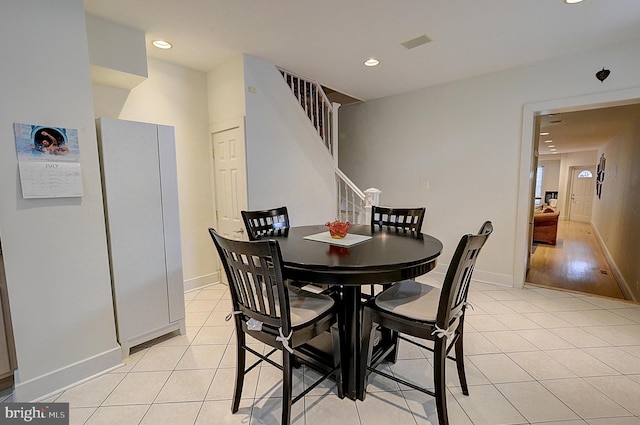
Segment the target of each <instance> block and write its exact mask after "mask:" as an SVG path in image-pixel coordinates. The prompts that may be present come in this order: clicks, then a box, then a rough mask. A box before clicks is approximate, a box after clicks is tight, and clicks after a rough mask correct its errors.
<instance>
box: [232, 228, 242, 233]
mask: <svg viewBox="0 0 640 425" xmlns="http://www.w3.org/2000/svg"><path fill="white" fill-rule="evenodd" d="M233 232H234V233H244V229H239V230H234V231H233Z"/></svg>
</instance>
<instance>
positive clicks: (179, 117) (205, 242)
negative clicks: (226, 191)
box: [93, 58, 217, 289]
mask: <svg viewBox="0 0 640 425" xmlns="http://www.w3.org/2000/svg"><path fill="white" fill-rule="evenodd" d="M148 72H149V78H148V79H146V80H145V81H143V82H142V83H140V84H139V85H138V86H136V87H135V88H133V89H132V90H131V91H128V90H124V89H118V88H113V87H106V86H100V85H94V86H93V90H94V108H95V114H96V117H101V116H106V117H110V118H119V119H124V120H130V121H142V122H150V123H154V124H163V125H170V126H173V127H175V134H176V157H177V162H178V192H179V197H180V235H181V239H182V262H183V267H184V269H183V274H184V280H185V288H186V289H191V288H195V287H198V286H202V285H205V284H208V283H212V282H215V281H217V274H216V273H217V270H216V261H214V260H212V258H214V259H215V258H217V254H216V252H215V249H214V247H213V244H212V243H211V237H210V236H209V234H208V233H207V228H208V227H211V226H212V225H213V224H214V223H215V215H214V210H213V205H214V201H213V190H212V188H211V185H210V173H211V159H210V158H211V155H210V152H211V151H210V142H209V131H208V101H207V76H206V74H205V73H204V72H200V71H196V70H192V69H189V68H185V67H182V66H178V65H174V64H170V63H168V62H164V61H160V60H157V59H152V58H149V59H148Z"/></svg>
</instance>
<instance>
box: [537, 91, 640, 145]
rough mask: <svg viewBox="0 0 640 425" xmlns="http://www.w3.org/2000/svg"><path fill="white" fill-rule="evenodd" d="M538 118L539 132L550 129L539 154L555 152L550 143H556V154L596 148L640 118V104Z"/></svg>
mask: <svg viewBox="0 0 640 425" xmlns="http://www.w3.org/2000/svg"><path fill="white" fill-rule="evenodd" d="M538 120H539V122H540V133H543V132H548V133H549V134H548V135H542V134H541V135H540V138H539V145H538V150H539V153H540V155H552V154H553V153H552V152H551V150H550V146H554V147H555V149H556V154H561V153H570V152H579V151H585V150H597V149H598V148H600V147H601V146H603V145H605V144H606V143H607V142H608V141H609V140H611V139H612V138H613V137H615V136H616V135H617V134H618V133H620V132H621V131H623V130H624V129H625V128H627V127H628V126H629V125H630V123H631V121H636V122H638V121H640V104H637V103H636V104H632V105H625V106H613V107H608V108H600V109H590V110H584V111H576V112H566V113H561V114H550V115H543V116H540V117H538ZM546 140H551V141H552V142H549V143H546V142H545V141H546Z"/></svg>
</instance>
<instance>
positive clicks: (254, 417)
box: [49, 282, 640, 425]
mask: <svg viewBox="0 0 640 425" xmlns="http://www.w3.org/2000/svg"><path fill="white" fill-rule="evenodd" d="M186 298H187V334H186V335H184V336H176V337H174V338H171V339H168V340H165V341H163V342H160V343H157V344H155V345H153V346H150V347H148V348H144V349H142V350H140V351H138V352H136V353H135V354H133V355H131V356H130V357H129V358H128V359H127V360H126V362H125V365H124V366H123V367H121V368H119V369H117V370H115V371H113V372H112V373H108V374H105V375H103V376H100V377H99V378H96V379H93V380H92V381H90V382H87V383H84V384H82V385H79V386H77V387H74V388H71V389H69V390H67V391H65V392H63V393H61V394H59V395H56V396H55V397H52V398H51V399H50V400H49V401H59V402H69V403H70V408H71V413H70V416H71V424H74V425H77V424H87V425H106V424H118V425H128V424H143V425H147V424H153V425H163V424H168V425H169V424H170V425H181V424H185V425H187V424H188V425H193V424H196V425H201V424H216V425H221V424H278V423H279V422H280V401H279V399H278V398H277V397H278V396H279V386H278V381H279V377H280V372H279V371H278V370H276V369H274V368H273V367H271V366H269V365H264V366H262V367H261V368H258V369H256V370H255V371H253V372H252V373H251V374H250V375H249V376H248V378H247V381H246V382H245V388H244V400H243V402H242V404H241V408H240V411H239V412H238V413H236V414H234V415H232V414H231V412H230V404H231V402H230V397H231V394H232V390H233V372H234V367H235V364H234V362H235V359H234V355H235V347H234V342H233V339H232V336H233V328H232V326H231V325H230V322H225V321H224V316H225V315H226V314H227V313H228V311H229V301H228V293H227V288H226V287H225V286H222V285H219V286H212V287H208V288H205V289H200V290H197V291H193V292H189V293H188V294H186ZM469 301H470V302H471V303H472V305H473V306H474V309H473V310H469V311H468V313H467V321H466V326H467V327H466V331H465V332H466V334H465V350H466V355H467V359H466V367H467V376H468V380H469V383H470V396H469V397H466V396H464V395H462V393H461V391H460V388H459V386H458V385H459V383H458V381H457V375H456V373H455V367H453V364H452V365H451V366H452V367H451V368H449V369H448V371H447V380H448V382H449V384H448V385H449V387H448V390H449V393H448V403H449V412H450V423H451V424H452V425H464V424H474V425H497V424H547V425H551V424H562V425H578V424H591V425H604V424H606V425H631V424H640V306H639V305H636V304H631V303H626V302H622V301H615V300H610V299H604V298H596V297H591V296H586V295H579V294H572V293H567V292H558V291H554V290H549V289H542V288H534V287H527V288H525V289H524V290H514V289H505V288H500V287H494V286H491V285H483V284H479V283H475V282H474V284H473V285H472V290H471V293H470V295H469ZM256 347H260V344H256ZM428 355H429V353H426V354H425V353H423V352H422V351H421V350H420V349H417V348H415V347H413V346H410V345H405V346H401V350H400V356H399V357H400V358H399V360H398V362H397V363H396V364H394V365H385V366H384V367H386V368H388V369H389V370H391V371H392V372H393V373H397V374H402V375H404V376H405V377H410V378H411V379H413V380H415V381H417V382H424V383H430V382H431V369H430V363H429V362H430V360H428ZM311 374H312V373H311V372H310V371H308V370H305V369H304V368H301V369H300V370H297V371H296V376H295V378H294V379H295V382H296V387H297V388H302V387H303V385H304V380H305V377H308V375H311ZM429 385H430V384H429ZM368 390H369V393H368V395H367V398H366V400H365V401H364V402H360V401H358V402H353V401H350V400H348V399H344V400H340V399H338V397H337V396H336V395H335V391H334V389H333V388H330V385H329V384H327V385H325V386H324V387H320V388H316V389H315V390H314V391H312V392H311V393H310V394H309V395H307V396H305V397H304V399H303V400H301V401H300V402H299V403H297V404H296V405H294V408H293V417H294V421H293V423H295V424H300V425H314V424H331V425H340V424H345V425H353V424H362V425H377V424H381V425H388V424H394V425H404V424H419V425H423V424H424V425H427V424H436V423H437V418H436V415H435V413H434V402H433V399H431V398H430V397H428V396H425V395H423V394H422V393H419V392H417V391H413V390H410V391H408V390H406V388H404V389H403V388H400V387H399V386H398V385H397V384H396V383H394V382H391V381H388V380H385V379H384V378H382V377H379V376H377V375H376V376H374V377H373V378H372V382H371V384H370V386H369V388H368Z"/></svg>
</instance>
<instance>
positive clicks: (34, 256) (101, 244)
mask: <svg viewBox="0 0 640 425" xmlns="http://www.w3.org/2000/svg"><path fill="white" fill-rule="evenodd" d="M52 23H55V25H54V27H55V31H51V30H50V29H51V28H52ZM0 38H1V39H2V40H7V41H8V40H10V42H7V43H3V44H2V46H1V47H0V56H1V57H2V67H0V93H2V97H1V100H0V145H1V146H2V152H3V153H2V155H0V199H1V200H2V201H1V203H0V238H1V239H2V248H3V252H4V259H5V266H6V275H7V285H8V290H9V302H10V304H11V314H12V321H13V326H14V332H15V342H16V351H17V358H18V367H19V370H18V373H17V379H16V381H17V385H16V396H17V399H18V400H21V401H28V400H33V399H36V398H38V397H41V396H44V395H46V394H47V393H49V392H51V391H54V390H57V389H59V388H61V387H64V386H67V385H70V384H72V383H74V382H76V381H78V380H80V379H84V378H86V377H88V376H91V375H94V374H96V373H99V372H101V371H104V370H106V369H108V368H111V367H114V366H116V365H118V364H119V363H120V361H121V352H120V347H119V346H118V344H117V342H116V334H115V324H114V317H113V306H112V297H111V284H110V280H109V264H108V257H107V244H106V234H105V228H104V216H103V208H102V192H101V186H100V172H99V165H98V153H97V144H96V132H95V125H94V117H93V113H92V98H91V82H90V77H89V58H88V52H87V38H86V33H85V17H84V10H83V4H82V0H59V1H56V2H49V1H43V0H21V1H19V2H18V1H11V2H8V1H5V2H2V13H1V14H0ZM13 123H27V124H46V125H52V126H60V127H67V128H75V129H77V130H78V137H79V145H80V164H81V167H82V179H83V185H84V196H83V197H82V198H60V199H22V194H21V190H20V182H19V179H18V171H17V158H16V150H15V145H14V138H13V130H12V124H13Z"/></svg>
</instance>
